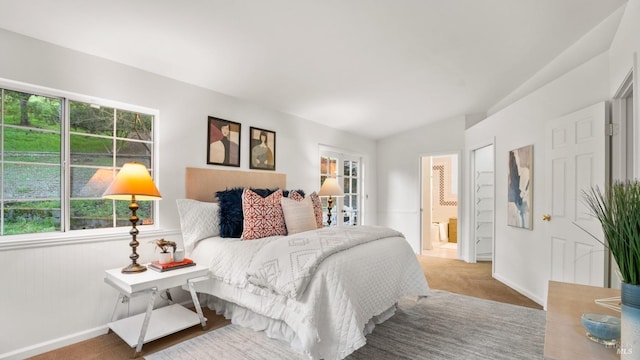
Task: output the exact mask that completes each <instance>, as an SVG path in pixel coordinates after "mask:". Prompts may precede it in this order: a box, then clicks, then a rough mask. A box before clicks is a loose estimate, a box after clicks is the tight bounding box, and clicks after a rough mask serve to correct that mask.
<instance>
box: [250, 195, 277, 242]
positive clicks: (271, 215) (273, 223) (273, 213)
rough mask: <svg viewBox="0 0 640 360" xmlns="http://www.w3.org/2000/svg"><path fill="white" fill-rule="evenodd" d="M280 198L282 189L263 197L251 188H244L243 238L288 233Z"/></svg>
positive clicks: (258, 237) (251, 238)
mask: <svg viewBox="0 0 640 360" xmlns="http://www.w3.org/2000/svg"><path fill="white" fill-rule="evenodd" d="M280 199H282V190H278V191H276V192H274V193H272V194H271V195H269V196H267V197H265V198H263V197H262V196H260V195H258V194H256V193H255V192H254V191H252V190H251V189H244V191H243V192H242V214H243V216H244V221H243V230H242V239H243V240H254V239H260V238H263V237H267V236H275V235H287V229H286V227H285V222H284V215H283V213H282V206H281V205H280Z"/></svg>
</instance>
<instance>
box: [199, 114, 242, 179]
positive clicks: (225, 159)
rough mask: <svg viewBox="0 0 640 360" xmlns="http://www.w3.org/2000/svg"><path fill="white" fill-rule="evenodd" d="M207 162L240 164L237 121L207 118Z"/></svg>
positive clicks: (239, 127) (238, 126)
mask: <svg viewBox="0 0 640 360" xmlns="http://www.w3.org/2000/svg"><path fill="white" fill-rule="evenodd" d="M208 126H209V128H208V130H209V131H208V133H207V134H208V135H207V164H212V165H224V166H236V167H239V166H240V134H241V132H240V129H241V125H240V124H239V123H237V122H233V121H229V120H224V119H219V118H216V117H213V116H209V118H208Z"/></svg>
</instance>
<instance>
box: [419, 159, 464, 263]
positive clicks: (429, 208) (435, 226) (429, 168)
mask: <svg viewBox="0 0 640 360" xmlns="http://www.w3.org/2000/svg"><path fill="white" fill-rule="evenodd" d="M420 168H421V179H422V180H421V197H422V198H421V231H422V234H421V235H422V254H423V255H428V256H436V257H444V258H451V259H456V258H458V189H459V178H458V177H459V173H460V172H459V168H460V166H459V156H458V154H457V153H447V154H432V155H425V156H422V157H421V166H420Z"/></svg>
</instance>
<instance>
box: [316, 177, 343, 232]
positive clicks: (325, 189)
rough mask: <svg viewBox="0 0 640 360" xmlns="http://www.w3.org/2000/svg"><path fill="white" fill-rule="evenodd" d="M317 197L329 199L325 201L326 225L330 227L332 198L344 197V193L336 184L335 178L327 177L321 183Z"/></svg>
mask: <svg viewBox="0 0 640 360" xmlns="http://www.w3.org/2000/svg"><path fill="white" fill-rule="evenodd" d="M318 196H321V197H327V196H328V197H329V199H327V225H329V226H331V208H332V207H333V197H340V196H344V192H343V191H342V188H341V187H340V184H338V180H336V178H332V177H328V178H326V179H325V180H324V183H322V187H320V191H319V192H318Z"/></svg>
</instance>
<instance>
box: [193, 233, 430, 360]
mask: <svg viewBox="0 0 640 360" xmlns="http://www.w3.org/2000/svg"><path fill="white" fill-rule="evenodd" d="M314 231H322V229H319V230H314ZM280 238H283V237H281V236H276V237H269V238H264V239H259V240H251V241H241V240H239V239H229V238H220V237H214V238H208V239H205V240H201V241H199V242H198V244H197V246H196V247H195V249H194V250H193V252H192V253H191V254H189V256H190V257H191V258H192V259H194V260H195V262H196V263H198V264H200V265H206V266H209V268H210V269H211V279H210V280H208V281H204V282H201V283H198V284H197V290H198V291H199V292H203V293H207V294H211V295H214V296H215V297H211V298H209V299H208V301H207V305H208V306H209V307H211V308H213V309H215V310H216V311H218V312H219V313H223V314H224V315H225V316H226V317H227V318H230V319H231V320H232V322H234V323H237V324H239V325H242V326H248V327H251V328H253V329H255V330H264V331H265V332H266V333H267V335H269V336H271V337H275V338H280V339H283V340H285V341H287V342H289V343H290V344H291V346H292V347H293V348H295V349H297V350H299V351H301V352H303V353H305V354H307V355H309V356H310V357H311V358H314V359H320V358H323V359H341V358H344V357H346V356H347V355H349V354H350V353H351V352H353V351H354V350H356V349H358V348H359V347H361V346H363V345H364V344H365V341H366V340H365V335H366V334H367V333H368V332H369V331H370V330H371V329H372V328H373V326H372V323H373V322H378V323H379V322H381V321H384V320H386V319H387V318H388V317H390V316H391V315H392V314H393V311H394V309H395V308H394V305H395V303H396V302H397V300H398V299H399V298H401V297H403V296H409V295H413V296H426V295H427V294H428V291H429V288H428V286H427V282H426V280H425V278H424V274H423V272H422V269H421V268H420V266H419V264H418V262H417V259H416V256H415V254H414V253H413V251H412V249H411V247H410V246H409V245H408V243H407V242H406V240H405V239H404V238H403V237H400V236H394V237H388V238H383V239H380V240H376V241H371V242H367V243H364V244H360V245H357V246H355V247H353V248H350V249H347V250H343V251H340V252H337V253H335V254H333V255H331V256H329V257H327V258H326V259H325V260H324V261H323V262H322V263H321V264H320V265H319V266H318V267H317V269H316V272H315V274H314V275H313V277H312V278H311V280H310V281H309V283H308V285H307V287H306V290H305V291H304V293H302V294H301V295H300V296H298V297H297V298H296V299H292V298H288V297H285V296H282V295H277V294H274V293H265V292H264V291H260V290H263V289H258V288H256V287H255V286H254V285H252V284H251V283H249V282H248V281H247V274H246V273H247V270H248V269H249V265H250V263H251V259H252V258H253V256H254V255H255V253H256V252H257V251H259V250H260V249H261V248H262V247H263V246H265V245H266V244H268V243H270V242H273V241H278V239H280ZM285 241H286V240H285ZM378 315H379V316H378Z"/></svg>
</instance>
